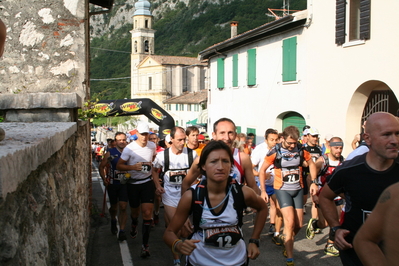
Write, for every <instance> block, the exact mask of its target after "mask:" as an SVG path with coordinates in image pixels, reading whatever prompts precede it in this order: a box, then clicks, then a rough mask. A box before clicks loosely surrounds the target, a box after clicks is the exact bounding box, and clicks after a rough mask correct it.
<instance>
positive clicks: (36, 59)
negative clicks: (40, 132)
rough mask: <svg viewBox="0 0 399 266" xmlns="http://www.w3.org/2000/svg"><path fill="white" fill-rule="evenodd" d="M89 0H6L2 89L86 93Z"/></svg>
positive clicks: (0, 75) (0, 63) (5, 91)
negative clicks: (5, 35) (5, 36)
mask: <svg viewBox="0 0 399 266" xmlns="http://www.w3.org/2000/svg"><path fill="white" fill-rule="evenodd" d="M87 2H88V1H86V0H62V1H61V0H60V1H48V0H47V1H46V0H29V1H27V0H3V1H1V3H0V5H1V6H0V17H1V19H2V20H3V22H4V24H5V25H6V27H7V39H6V46H5V50H4V55H3V58H2V59H1V60H0V93H1V94H13V93H28V92H76V93H78V94H79V95H80V96H81V97H82V98H85V97H86V95H87V92H86V90H87V84H88V81H87V78H86V74H87V69H86V68H87V64H86V60H88V56H87V50H86V47H87V45H88V43H87V42H86V39H87V40H88V37H87V36H88V31H87V30H86V25H87V20H86V18H85V13H86V10H88V4H87Z"/></svg>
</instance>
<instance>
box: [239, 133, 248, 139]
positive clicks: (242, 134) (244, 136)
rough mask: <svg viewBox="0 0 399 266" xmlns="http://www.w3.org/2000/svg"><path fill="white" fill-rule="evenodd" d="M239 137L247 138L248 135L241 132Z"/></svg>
mask: <svg viewBox="0 0 399 266" xmlns="http://www.w3.org/2000/svg"><path fill="white" fill-rule="evenodd" d="M238 137H239V138H246V137H247V135H245V133H240V134H238Z"/></svg>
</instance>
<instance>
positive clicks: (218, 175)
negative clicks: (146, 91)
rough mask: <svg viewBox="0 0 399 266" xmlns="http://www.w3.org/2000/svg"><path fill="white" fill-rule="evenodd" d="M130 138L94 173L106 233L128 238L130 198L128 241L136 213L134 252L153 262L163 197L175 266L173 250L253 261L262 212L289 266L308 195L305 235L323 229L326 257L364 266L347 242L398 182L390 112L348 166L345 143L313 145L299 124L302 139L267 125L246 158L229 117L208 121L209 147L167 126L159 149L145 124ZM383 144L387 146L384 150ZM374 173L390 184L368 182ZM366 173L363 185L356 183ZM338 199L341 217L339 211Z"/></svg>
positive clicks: (309, 130)
mask: <svg viewBox="0 0 399 266" xmlns="http://www.w3.org/2000/svg"><path fill="white" fill-rule="evenodd" d="M381 132H383V133H381ZM137 135H138V138H137V140H135V141H133V142H132V143H130V144H129V145H127V146H126V135H125V134H124V133H120V132H118V133H117V134H116V136H115V140H116V147H115V148H112V149H110V150H109V151H108V153H106V154H105V155H104V159H103V160H102V162H101V164H100V174H101V177H102V178H103V180H104V184H106V185H107V189H108V191H109V195H110V202H111V209H110V214H111V218H112V221H111V231H112V233H113V234H118V239H119V240H120V241H123V240H126V233H125V225H126V220H127V219H126V218H127V215H126V206H127V200H129V206H130V208H131V219H132V224H131V230H130V235H131V237H132V238H135V237H136V236H137V235H138V229H137V228H138V224H139V221H138V217H139V214H140V211H141V214H142V219H143V221H142V227H141V230H142V250H141V253H140V254H141V257H143V258H145V257H148V256H150V251H149V235H150V228H151V225H152V224H154V223H155V224H157V222H155V221H159V218H157V216H158V215H159V201H160V200H161V198H162V203H163V206H164V210H165V222H166V226H167V229H166V231H165V235H164V240H165V242H166V243H167V244H168V245H169V246H170V247H171V249H172V256H173V263H174V265H175V266H178V265H181V262H180V259H179V258H180V254H185V255H187V258H186V265H247V263H248V262H247V258H251V259H256V258H257V257H258V255H259V238H260V232H261V231H262V229H263V226H264V224H265V221H266V217H267V214H268V212H269V208H270V226H269V233H270V234H273V237H272V240H273V242H274V243H275V244H276V245H280V246H283V247H284V249H283V254H284V256H285V257H286V265H294V255H293V253H294V248H293V247H294V238H295V235H297V233H298V231H299V230H300V229H301V228H302V227H303V214H304V203H306V200H307V198H306V195H308V194H309V195H310V196H311V197H312V218H311V219H310V221H309V222H308V224H307V227H306V237H307V238H308V239H313V238H314V236H315V234H317V233H319V232H320V231H321V229H323V228H325V227H327V226H330V234H329V239H328V240H327V243H326V247H325V249H324V251H325V253H326V254H327V255H332V256H339V255H340V257H341V261H342V263H343V264H344V265H362V262H360V260H359V258H358V257H357V255H356V252H355V250H354V249H353V246H352V244H351V243H352V239H353V236H354V234H355V233H356V231H357V230H358V229H359V227H360V226H361V224H362V223H363V220H365V218H366V217H367V215H366V214H368V213H370V212H371V211H372V209H373V207H374V205H375V204H376V202H377V199H378V197H379V196H380V194H381V193H382V191H383V190H384V189H385V188H387V187H388V185H390V184H393V183H394V182H393V181H394V180H397V181H399V178H398V175H397V172H395V171H397V170H396V169H397V168H398V167H399V166H397V160H396V158H397V155H398V136H399V122H398V120H397V119H396V117H394V116H392V115H390V114H388V113H376V114H373V115H371V116H370V117H369V120H368V123H367V125H366V127H365V133H364V134H363V138H364V140H365V141H364V142H365V145H366V146H367V147H368V149H370V151H369V152H367V153H365V154H363V155H360V156H357V157H355V159H353V160H351V161H345V162H344V161H343V157H342V150H343V140H342V139H341V138H340V137H337V136H332V135H329V136H326V143H325V144H323V147H320V146H319V136H320V134H319V132H318V130H317V129H316V128H314V127H306V128H304V130H303V132H302V134H300V133H299V130H298V129H297V128H296V127H294V126H289V127H287V128H285V129H284V130H283V132H281V133H280V134H279V133H278V132H277V130H274V129H268V130H266V132H265V141H264V143H261V144H258V145H257V146H256V147H255V148H254V149H253V147H252V143H251V144H250V146H251V149H250V150H251V155H248V154H247V152H244V151H243V149H240V147H237V141H236V136H237V133H236V126H235V124H234V122H233V121H232V120H230V119H228V118H222V119H219V120H218V121H216V122H215V123H214V125H213V133H212V139H213V141H211V142H210V143H208V144H207V145H205V144H204V143H199V141H198V136H199V135H200V134H199V131H198V129H197V128H196V127H189V128H187V129H183V128H181V127H174V128H173V129H172V130H171V133H170V136H169V138H168V139H166V140H165V142H166V144H168V145H167V146H169V148H166V149H165V150H162V148H161V147H160V146H159V145H157V144H156V143H157V141H158V138H157V136H156V134H152V133H150V131H149V128H148V125H146V124H139V125H138V127H137ZM301 135H302V136H301ZM149 138H152V139H151V140H152V141H154V142H155V143H154V142H152V141H149ZM384 138H385V139H384ZM384 141H385V142H384ZM247 144H248V143H247ZM380 145H385V146H384V147H386V149H389V152H387V151H386V150H383V148H381V147H380ZM247 147H249V146H247ZM227 151H229V152H227ZM394 151H396V153H395V152H394ZM369 157H370V158H371V159H370V158H369ZM370 160H371V161H370ZM375 160H376V161H378V162H379V164H376V163H375ZM341 164H343V165H342V166H340V165H341ZM337 166H339V167H338V168H337ZM336 168H337V170H336V171H335V169H336ZM226 169H228V171H227V170H226ZM381 169H382V170H381ZM398 170H399V169H398ZM362 171H363V172H362ZM373 174H377V175H379V174H381V176H384V177H385V176H388V178H385V179H383V178H381V182H380V179H378V181H375V182H372V178H371V176H372V175H373ZM395 174H396V175H395ZM363 175H364V176H367V178H366V179H367V182H369V181H370V182H371V183H370V184H368V183H367V182H366V183H364V182H363V179H362V178H363ZM359 178H360V179H361V180H362V181H361V182H360V181H359ZM388 179H389V181H387V180H388ZM384 180H385V181H384ZM351 182H353V183H351ZM125 183H126V184H125ZM376 184H378V186H377V187H374V186H375V185H376ZM242 185H246V186H244V187H243V186H242ZM356 185H357V186H358V187H360V188H361V189H364V190H365V191H367V192H359V191H358V190H356V188H354V187H356ZM247 187H249V188H252V190H253V191H252V190H248V188H247ZM237 188H239V189H237ZM234 191H236V192H234ZM237 191H240V192H237ZM250 191H252V192H250ZM252 193H253V194H252ZM362 193H363V194H364V193H370V195H369V197H371V198H372V199H370V200H368V201H367V202H366V206H365V205H364V202H362V199H358V197H361V196H362V195H363V194H362ZM371 194H372V196H371ZM121 195H122V196H121ZM257 195H258V196H257ZM111 197H113V200H112V201H111ZM181 197H183V198H184V200H180V199H181ZM240 197H241V198H240ZM344 200H346V204H345V211H342V207H343V205H344ZM157 201H158V203H157ZM235 201H236V203H235V204H234V202H235ZM118 202H119V205H118ZM237 202H240V204H239V203H237ZM243 202H244V203H245V204H243ZM154 203H155V204H154ZM266 203H269V208H268V207H267V205H266ZM154 205H155V208H154ZM248 206H249V207H252V208H253V210H254V212H255V213H256V219H255V220H254V228H253V234H252V236H251V240H250V242H249V245H248V256H247V255H246V252H242V250H244V251H245V248H244V247H245V244H244V243H243V241H242V239H243V237H242V233H241V225H242V212H243V211H244V210H245V209H246V208H247V207H248ZM118 207H119V216H118V221H119V232H118V229H117V226H116V223H117V222H116V214H117V209H118ZM234 213H237V215H232V214H234ZM240 213H241V214H240ZM341 213H342V215H341ZM190 214H191V217H192V220H191V221H190V220H189V219H188V217H189V216H190ZM363 216H364V217H363ZM227 217H229V218H231V217H233V219H227ZM360 218H361V219H362V220H361V221H359V219H360ZM211 221H212V222H211ZM282 228H283V231H282V232H281V229H282ZM355 248H356V247H355ZM356 251H357V249H356ZM229 252H232V253H234V254H237V255H238V254H239V255H238V256H237V257H236V259H235V260H234V261H232V260H231V257H228V256H227V255H228V254H232V253H229ZM222 254H223V256H222ZM226 256H227V257H226Z"/></svg>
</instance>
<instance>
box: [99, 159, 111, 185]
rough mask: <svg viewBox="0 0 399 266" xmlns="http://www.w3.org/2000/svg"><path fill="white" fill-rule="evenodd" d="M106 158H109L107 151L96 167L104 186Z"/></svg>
mask: <svg viewBox="0 0 399 266" xmlns="http://www.w3.org/2000/svg"><path fill="white" fill-rule="evenodd" d="M108 158H109V152H107V153H106V154H105V155H104V158H103V159H102V160H101V163H100V166H99V167H98V170H99V172H100V176H101V178H102V180H103V183H104V186H107V185H108V182H107V170H106V167H107V164H108Z"/></svg>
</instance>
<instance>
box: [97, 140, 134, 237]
mask: <svg viewBox="0 0 399 266" xmlns="http://www.w3.org/2000/svg"><path fill="white" fill-rule="evenodd" d="M115 145H116V147H115V148H111V149H109V150H108V152H107V153H106V154H105V155H104V158H103V159H102V161H101V163H100V167H99V168H100V176H101V178H102V179H103V183H104V186H105V187H106V189H107V191H108V198H109V202H110V204H111V207H110V208H109V213H110V215H111V232H112V234H114V235H116V233H117V232H118V228H117V226H116V215H117V213H118V205H119V215H118V221H119V234H118V239H119V241H123V240H126V233H125V225H126V220H127V214H126V207H127V200H128V196H127V188H126V187H127V186H126V184H121V182H120V180H121V178H122V175H125V172H121V171H119V170H116V164H117V162H118V160H119V158H120V157H121V154H122V151H123V149H124V148H125V147H126V145H127V142H126V134H125V133H122V132H116V133H115Z"/></svg>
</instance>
